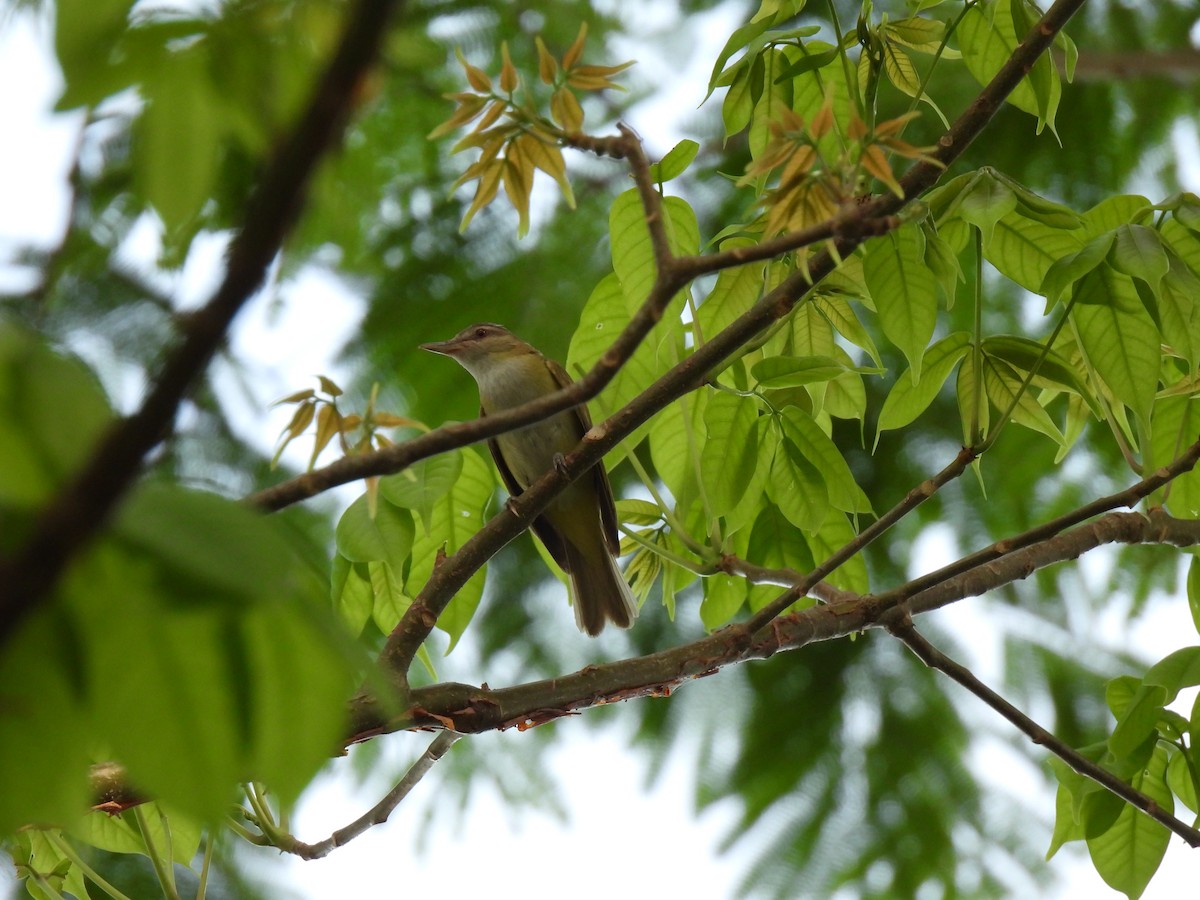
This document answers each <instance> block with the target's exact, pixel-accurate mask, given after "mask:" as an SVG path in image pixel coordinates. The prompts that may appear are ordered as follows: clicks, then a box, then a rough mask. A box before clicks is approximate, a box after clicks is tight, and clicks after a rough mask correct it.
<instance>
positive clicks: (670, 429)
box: [650, 391, 712, 510]
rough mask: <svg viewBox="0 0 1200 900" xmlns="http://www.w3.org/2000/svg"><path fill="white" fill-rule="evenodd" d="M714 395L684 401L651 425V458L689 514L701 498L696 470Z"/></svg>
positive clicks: (700, 394) (694, 395) (702, 393)
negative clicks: (708, 412) (706, 415)
mask: <svg viewBox="0 0 1200 900" xmlns="http://www.w3.org/2000/svg"><path fill="white" fill-rule="evenodd" d="M711 393H712V392H711V391H695V392H693V393H691V394H688V395H687V396H685V397H680V398H679V399H678V400H676V401H675V402H674V403H672V404H670V405H669V406H667V407H666V409H664V410H663V411H662V412H660V413H659V414H658V415H656V416H655V417H654V418H653V419H651V421H650V458H651V460H653V462H654V470H655V471H656V472H657V473H658V477H659V478H661V479H662V482H663V484H665V485H666V487H667V490H669V491H670V492H671V496H673V497H674V498H675V503H676V504H677V506H678V507H679V508H680V509H684V510H686V509H687V508H688V507H689V506H690V505H691V503H692V502H693V501H694V500H696V499H697V498H698V496H699V493H698V485H697V483H696V469H697V466H698V465H699V462H700V436H701V435H703V434H704V410H705V408H706V407H707V405H708V398H709V395H710V394H711Z"/></svg>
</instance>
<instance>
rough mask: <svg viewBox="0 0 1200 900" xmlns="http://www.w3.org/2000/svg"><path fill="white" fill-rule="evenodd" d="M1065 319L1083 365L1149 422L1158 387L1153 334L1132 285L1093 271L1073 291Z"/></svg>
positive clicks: (1109, 272) (1112, 274) (1111, 274)
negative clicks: (1071, 325)
mask: <svg viewBox="0 0 1200 900" xmlns="http://www.w3.org/2000/svg"><path fill="white" fill-rule="evenodd" d="M1075 292H1076V293H1075V299H1076V303H1075V306H1074V308H1073V309H1072V311H1071V318H1072V321H1074V323H1075V326H1076V329H1077V330H1078V332H1079V339H1080V343H1081V344H1082V346H1083V349H1084V351H1085V352H1086V354H1087V358H1088V360H1089V361H1090V362H1091V364H1092V366H1093V367H1094V368H1095V369H1096V372H1097V373H1098V374H1099V375H1100V377H1101V378H1102V379H1103V380H1104V383H1105V384H1106V385H1108V387H1109V389H1110V390H1111V391H1112V392H1113V394H1114V395H1116V397H1117V398H1118V399H1119V400H1121V401H1122V402H1123V403H1125V404H1126V405H1128V406H1129V407H1130V408H1131V409H1132V410H1133V411H1134V412H1135V413H1136V414H1137V415H1138V416H1139V417H1141V418H1142V419H1143V420H1144V421H1149V416H1150V408H1151V406H1152V405H1153V403H1154V392H1155V390H1157V387H1158V368H1159V360H1160V354H1161V351H1160V347H1159V339H1158V329H1156V328H1155V327H1154V322H1153V321H1152V320H1151V319H1150V316H1149V314H1148V313H1147V312H1146V310H1145V308H1144V307H1143V306H1142V304H1141V303H1140V302H1139V301H1138V300H1137V296H1136V294H1135V293H1134V290H1133V284H1132V282H1131V281H1130V280H1129V279H1128V278H1127V277H1126V276H1123V275H1118V274H1117V273H1115V272H1113V271H1112V270H1111V269H1109V268H1108V267H1107V266H1099V267H1098V268H1096V269H1094V270H1093V271H1092V272H1090V273H1089V274H1088V275H1086V276H1084V278H1083V279H1082V280H1081V281H1079V282H1078V283H1077V284H1076V286H1075Z"/></svg>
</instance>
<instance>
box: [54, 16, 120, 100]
mask: <svg viewBox="0 0 1200 900" xmlns="http://www.w3.org/2000/svg"><path fill="white" fill-rule="evenodd" d="M133 5H134V4H133V0H61V2H58V3H55V5H54V11H55V24H54V50H55V54H56V55H57V56H58V63H59V65H60V66H61V67H62V72H63V77H64V78H65V79H66V82H67V86H66V93H67V94H68V95H71V94H76V93H80V94H82V95H84V96H88V97H89V98H90V99H89V102H91V103H98V102H99V101H100V100H101V99H103V97H105V96H107V94H108V91H104V92H102V93H100V94H99V95H98V96H96V95H95V94H94V92H95V82H100V83H102V84H105V86H106V87H111V88H112V89H116V87H117V85H116V84H115V83H111V82H112V76H111V75H109V74H108V73H107V72H106V71H105V70H107V69H109V68H110V67H111V65H112V63H113V62H114V59H113V57H114V55H115V54H114V53H113V50H114V48H115V47H116V46H117V45H118V44H119V43H120V40H121V37H122V35H123V33H124V32H125V29H126V27H127V23H128V17H129V11H130V9H131V8H132V7H133ZM125 86H126V87H128V86H129V85H125ZM79 102H82V97H80V101H79ZM72 105H74V104H72ZM60 108H63V109H66V108H70V107H69V106H64V107H60Z"/></svg>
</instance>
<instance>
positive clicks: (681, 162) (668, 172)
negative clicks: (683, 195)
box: [650, 140, 700, 184]
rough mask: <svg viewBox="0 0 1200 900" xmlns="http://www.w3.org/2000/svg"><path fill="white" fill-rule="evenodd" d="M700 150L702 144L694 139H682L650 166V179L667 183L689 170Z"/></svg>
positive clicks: (657, 182)
mask: <svg viewBox="0 0 1200 900" xmlns="http://www.w3.org/2000/svg"><path fill="white" fill-rule="evenodd" d="M699 151H700V145H699V144H697V143H696V142H695V141H692V140H682V141H680V142H679V143H678V144H676V145H675V146H674V147H672V148H671V149H670V151H669V152H668V153H667V155H666V156H664V157H663V158H662V159H661V160H659V161H658V162H656V163H654V164H653V165H652V166H651V167H650V180H651V181H653V182H654V183H655V184H666V183H667V182H668V181H670V180H671V179H673V178H678V177H679V176H680V175H682V174H683V173H684V172H686V171H687V168H688V166H690V165H691V164H692V160H694V159H695V158H696V154H697V153H698V152H699Z"/></svg>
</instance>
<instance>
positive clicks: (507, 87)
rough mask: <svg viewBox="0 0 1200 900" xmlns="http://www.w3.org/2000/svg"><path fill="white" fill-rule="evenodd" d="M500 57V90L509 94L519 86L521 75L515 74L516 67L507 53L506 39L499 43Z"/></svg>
mask: <svg viewBox="0 0 1200 900" xmlns="http://www.w3.org/2000/svg"><path fill="white" fill-rule="evenodd" d="M500 58H501V59H502V60H503V62H502V63H501V64H500V90H502V91H504V93H506V94H511V93H512V92H513V91H515V90H516V89H517V88H518V87H519V86H520V84H521V76H520V75H518V74H517V67H516V66H514V65H513V61H512V58H511V57H510V56H509V55H508V41H502V42H501V43H500Z"/></svg>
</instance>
